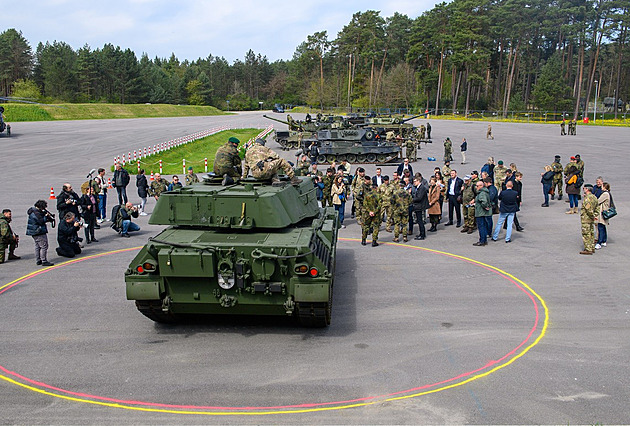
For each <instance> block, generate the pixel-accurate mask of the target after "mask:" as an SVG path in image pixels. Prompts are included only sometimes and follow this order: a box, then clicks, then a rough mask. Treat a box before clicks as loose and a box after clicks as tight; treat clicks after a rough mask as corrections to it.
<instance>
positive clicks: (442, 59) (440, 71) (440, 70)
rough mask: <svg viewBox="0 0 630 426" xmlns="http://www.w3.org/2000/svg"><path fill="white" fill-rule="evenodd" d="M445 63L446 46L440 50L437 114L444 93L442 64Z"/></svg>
mask: <svg viewBox="0 0 630 426" xmlns="http://www.w3.org/2000/svg"><path fill="white" fill-rule="evenodd" d="M443 64H444V46H442V51H441V52H440V65H439V66H438V85H437V93H436V95H435V114H436V115H437V113H438V109H439V108H440V96H441V95H442V65H443Z"/></svg>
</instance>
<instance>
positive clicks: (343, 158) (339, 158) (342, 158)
mask: <svg viewBox="0 0 630 426" xmlns="http://www.w3.org/2000/svg"><path fill="white" fill-rule="evenodd" d="M347 159H348V157H346V154H340V155H338V156H337V161H339V162H341V161H343V160H347Z"/></svg>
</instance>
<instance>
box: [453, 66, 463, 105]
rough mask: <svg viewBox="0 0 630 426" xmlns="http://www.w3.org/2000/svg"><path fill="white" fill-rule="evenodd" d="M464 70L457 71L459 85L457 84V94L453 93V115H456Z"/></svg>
mask: <svg viewBox="0 0 630 426" xmlns="http://www.w3.org/2000/svg"><path fill="white" fill-rule="evenodd" d="M463 73H464V72H463V71H459V72H458V73H457V85H456V86H455V94H454V95H453V115H455V110H456V109H457V98H458V97H459V85H460V83H461V81H462V74H463Z"/></svg>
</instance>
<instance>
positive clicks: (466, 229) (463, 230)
mask: <svg viewBox="0 0 630 426" xmlns="http://www.w3.org/2000/svg"><path fill="white" fill-rule="evenodd" d="M469 229H470V228H468V226H464V227H463V228H462V230H461V231H459V232H461V233H462V234H463V233H464V232H468V230H469Z"/></svg>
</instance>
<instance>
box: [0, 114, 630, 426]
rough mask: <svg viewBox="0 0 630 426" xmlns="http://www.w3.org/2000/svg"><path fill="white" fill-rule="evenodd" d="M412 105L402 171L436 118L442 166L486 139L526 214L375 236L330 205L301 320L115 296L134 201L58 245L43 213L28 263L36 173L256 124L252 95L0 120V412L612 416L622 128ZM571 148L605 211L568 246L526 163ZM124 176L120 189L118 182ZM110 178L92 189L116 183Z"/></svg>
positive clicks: (126, 258) (623, 343)
mask: <svg viewBox="0 0 630 426" xmlns="http://www.w3.org/2000/svg"><path fill="white" fill-rule="evenodd" d="M297 118H300V115H298V116H297ZM430 121H431V124H432V127H433V131H432V133H433V134H432V136H433V143H432V144H427V145H424V144H423V145H422V149H421V150H420V151H419V152H418V155H419V156H420V157H422V158H421V159H420V160H418V161H417V162H415V163H413V167H414V171H420V172H421V173H422V174H423V175H425V176H428V175H430V174H432V170H433V168H434V167H435V166H436V165H437V166H441V165H442V164H441V162H439V161H437V162H433V161H427V158H428V157H435V158H437V159H438V160H439V159H440V158H442V153H443V146H442V141H443V139H444V138H445V137H447V136H448V137H450V138H451V140H452V141H453V147H454V154H453V157H454V158H455V160H456V161H454V166H455V168H456V169H457V170H458V172H459V175H460V176H463V175H465V174H468V173H470V172H471V171H472V170H480V169H481V166H482V165H483V163H484V162H485V161H486V159H487V157H488V156H490V155H492V156H494V157H495V159H496V160H503V161H504V162H505V164H506V165H507V164H509V163H510V162H514V163H516V164H517V166H518V169H519V170H520V171H522V172H523V173H524V178H523V182H524V189H523V196H524V203H523V206H522V210H521V212H519V220H520V222H521V225H523V226H524V227H525V231H524V232H522V233H519V232H514V234H513V242H512V243H511V244H505V243H504V242H503V240H502V239H500V240H499V241H498V242H496V243H492V242H491V243H490V244H489V245H488V246H486V247H474V246H473V245H472V243H474V242H475V241H476V240H477V236H476V234H473V235H467V234H462V233H460V232H459V231H460V229H457V228H455V227H447V228H445V227H444V226H443V225H440V226H439V228H438V229H439V231H438V232H437V233H429V234H428V237H427V239H426V240H424V241H417V240H413V239H411V240H410V242H409V243H407V244H394V243H391V239H392V235H391V234H389V233H387V232H385V231H384V230H382V231H381V237H380V240H381V242H383V243H385V244H381V245H380V246H379V247H374V248H373V247H370V246H369V245H368V246H366V247H364V246H361V245H360V244H359V239H360V228H359V226H358V225H357V224H356V221H355V220H354V219H350V208H349V206H348V207H347V209H346V217H347V220H346V224H347V225H348V226H347V228H346V229H343V230H341V232H340V238H341V240H340V242H339V246H338V251H337V274H336V277H335V288H334V306H333V319H332V324H331V326H330V327H328V328H326V329H316V330H311V329H301V328H298V327H296V326H295V325H294V324H293V323H291V322H290V321H287V320H286V319H285V318H273V319H261V318H236V319H234V318H214V319H211V320H209V321H207V322H203V323H196V324H190V323H189V324H180V325H176V326H164V325H157V324H154V323H153V322H152V321H150V320H149V319H147V318H145V317H144V316H142V315H141V314H140V313H139V312H138V311H137V310H136V308H135V306H134V304H133V302H130V301H127V300H126V298H125V285H124V278H123V273H124V270H125V269H126V267H127V265H128V264H129V262H130V260H131V259H132V258H133V256H134V255H135V253H136V252H137V248H138V247H141V246H142V245H143V244H144V243H145V242H146V241H147V238H149V237H150V236H152V235H155V234H156V233H157V232H159V230H160V229H162V227H159V226H151V225H148V223H147V221H148V217H140V218H139V219H138V220H137V221H136V222H137V223H138V224H139V225H140V226H141V228H142V229H141V231H140V232H139V233H137V234H135V235H133V237H132V238H129V239H124V238H120V237H119V236H118V235H117V234H116V233H115V232H114V231H112V230H111V229H109V228H108V227H107V226H102V228H101V229H100V230H97V231H96V237H97V238H98V239H99V242H98V243H94V244H91V245H89V246H86V247H85V249H84V253H83V254H82V255H81V256H80V257H79V260H80V261H78V262H72V263H66V264H63V261H64V260H65V259H61V258H59V257H57V256H56V254H55V252H54V247H55V230H51V234H50V235H49V242H50V244H51V248H50V249H49V260H50V261H52V262H55V264H56V266H57V267H55V268H51V269H48V270H45V271H44V272H43V273H40V274H32V273H33V272H36V271H42V270H41V269H38V267H37V266H36V265H35V261H34V253H33V247H34V245H33V241H32V239H31V238H30V237H27V236H25V229H26V221H27V216H26V210H27V209H28V208H29V207H30V206H32V205H33V203H34V202H35V201H36V200H38V199H48V196H49V194H50V188H51V187H53V188H54V190H55V193H56V194H58V193H59V191H60V190H61V185H62V184H63V183H64V182H66V181H67V182H70V183H72V184H73V186H74V187H75V188H78V187H79V186H80V185H81V183H82V182H84V181H85V176H86V174H87V173H88V172H89V170H90V169H92V168H97V167H105V168H106V169H109V166H110V165H111V163H112V160H113V158H114V156H116V155H118V154H121V153H122V152H127V151H129V150H131V151H132V152H133V150H134V149H137V148H140V147H144V146H145V145H153V144H157V143H159V142H163V141H167V140H170V139H174V138H176V137H180V136H184V135H187V134H191V133H194V132H197V131H201V130H206V129H210V128H212V127H216V126H220V125H229V126H233V127H261V128H262V127H265V126H267V125H268V124H270V123H272V122H270V121H268V120H266V119H264V118H263V117H262V112H250V113H241V114H237V115H231V116H217V117H192V118H160V119H132V120H127V119H124V120H100V121H99V120H86V121H65V122H61V121H60V122H37V123H12V129H13V134H12V136H11V137H10V138H7V137H0V150H1V151H2V163H3V167H2V168H0V179H1V181H2V185H0V208H10V209H11V210H12V211H13V217H14V222H13V223H12V226H13V229H14V231H16V232H17V233H19V234H20V235H21V242H20V247H19V248H18V250H17V254H19V255H20V256H22V259H21V260H19V261H9V262H7V263H5V264H2V265H0V324H2V327H0V342H1V344H0V423H2V424H200V423H204V424H225V423H238V424H260V423H276V424H294V423H309V424H311V423H312V424H428V423H432V424H444V423H449V424H464V423H467V424H543V423H544V424H551V423H553V424H560V423H564V424H567V423H570V424H576V423H579V424H585V423H590V424H593V423H602V424H621V423H628V422H629V421H630V411H629V410H628V408H627V401H628V400H630V388H629V387H628V383H629V381H630V373H629V372H628V365H629V364H630V351H629V347H630V343H629V339H628V337H629V336H630V327H629V320H630V290H628V280H627V274H626V269H627V267H626V265H627V261H626V255H625V254H626V252H627V250H626V249H624V248H623V247H625V246H624V245H623V244H624V243H623V241H628V239H629V235H628V234H629V233H630V231H629V227H628V223H629V222H628V215H627V212H628V211H629V209H630V203H629V197H628V194H627V193H626V192H625V190H624V189H625V178H624V176H623V175H624V171H625V167H626V165H627V156H628V153H629V150H628V147H627V144H628V142H630V137H629V136H630V131H629V130H628V128H621V127H593V126H579V127H578V129H577V133H578V134H577V136H560V128H559V125H547V124H527V123H521V124H514V123H500V122H497V123H493V133H494V135H495V139H494V140H491V141H488V140H486V139H485V132H486V126H487V123H485V122H472V121H471V122H467V121H448V120H430ZM413 122H414V124H416V125H419V124H420V123H423V122H426V120H419V119H416V120H414V121H413ZM272 124H274V125H276V126H275V127H276V128H277V129H282V128H283V127H284V126H283V125H282V124H280V123H272ZM462 137H466V139H467V140H468V153H467V160H468V163H467V164H464V165H462V164H459V163H460V161H459V160H460V156H459V151H458V148H459V144H460V143H461V139H462ZM269 145H270V146H271V147H275V148H277V145H275V143H273V142H271V143H270V144H269ZM281 154H282V155H284V156H285V157H286V158H289V159H291V158H295V157H294V154H293V152H281ZM575 154H581V157H582V159H583V160H584V161H585V163H586V167H585V179H586V181H587V182H594V180H595V177H597V176H599V175H602V176H603V177H604V180H605V181H607V182H609V183H610V185H611V187H612V193H613V194H614V200H615V203H616V205H617V209H618V211H619V215H618V216H617V217H615V218H613V219H611V225H610V226H609V240H608V246H607V247H605V248H603V249H602V250H598V251H597V252H596V253H595V255H593V256H582V255H579V254H578V253H579V251H580V250H581V249H582V242H581V235H580V223H579V216H578V215H565V214H564V212H565V211H566V210H567V206H568V204H567V203H565V201H564V200H562V201H558V200H554V201H552V202H551V203H550V207H548V208H542V207H540V204H541V203H542V201H543V199H542V186H541V184H540V173H541V172H542V171H543V167H544V165H546V164H550V163H551V162H552V161H553V158H554V156H555V155H561V156H562V163H563V164H565V163H566V162H568V160H569V157H570V156H571V155H575ZM366 169H367V173H368V174H369V175H372V174H373V173H374V169H375V166H373V165H372V166H367V167H366ZM353 170H354V168H353ZM394 170H395V166H394V165H391V166H383V174H389V175H390V176H391V174H392V173H393V171H394ZM108 175H109V176H110V177H111V173H109V172H108ZM134 182H135V181H134V179H133V176H132V181H131V184H130V186H129V188H128V194H130V196H131V197H130V198H131V200H132V201H134V202H137V201H139V199H138V197H137V196H136V192H135V186H134ZM109 197H110V202H109V206H110V207H109V208H111V205H112V198H114V197H115V191H112V190H110V195H109ZM51 201H52V202H53V203H54V200H51ZM153 206H154V202H153V201H151V200H150V201H149V204H148V207H147V210H148V211H149V212H150V211H151V209H152V208H153ZM49 207H50V208H51V211H52V210H53V209H54V205H51V206H49ZM109 208H108V210H109ZM104 225H106V224H104ZM501 236H503V234H501ZM21 277H25V278H27V279H24V280H20V278H21ZM9 283H13V284H11V285H7V284H9Z"/></svg>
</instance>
